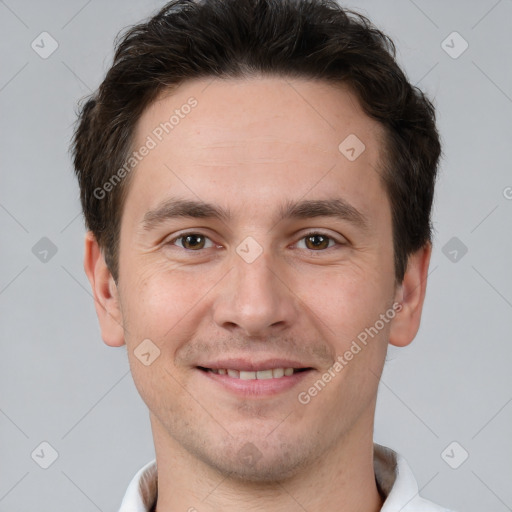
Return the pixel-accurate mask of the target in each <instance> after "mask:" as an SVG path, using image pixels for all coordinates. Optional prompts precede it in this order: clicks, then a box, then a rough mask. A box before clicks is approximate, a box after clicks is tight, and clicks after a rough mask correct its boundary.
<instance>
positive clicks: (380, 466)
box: [119, 443, 452, 512]
mask: <svg viewBox="0 0 512 512" xmlns="http://www.w3.org/2000/svg"><path fill="white" fill-rule="evenodd" d="M373 448H374V449H373V461H374V469H375V480H376V482H377V485H378V487H379V488H380V490H381V492H382V494H383V495H384V496H385V497H386V499H385V502H384V505H383V506H382V508H381V512H452V511H450V510H448V509H446V508H443V507H441V506H439V505H437V504H435V503H433V502H431V501H428V500H426V499H424V498H422V497H421V496H420V495H419V492H418V484H417V483H416V479H415V477H414V474H413V473H412V471H411V468H410V467H409V464H408V463H407V461H406V460H405V459H404V458H403V457H402V456H401V455H400V454H398V453H397V452H395V451H394V450H392V449H391V448H387V447H385V446H382V445H380V444H377V443H374V444H373ZM156 497H157V466H156V459H154V460H152V461H150V462H148V463H147V464H146V465H145V466H143V467H142V468H141V469H139V471H138V472H137V473H136V474H135V476H134V477H133V478H132V480H131V482H130V484H129V485H128V489H127V490H126V493H125V495H124V498H123V501H122V503H121V508H120V509H119V512H151V510H152V507H153V505H154V503H155V501H156Z"/></svg>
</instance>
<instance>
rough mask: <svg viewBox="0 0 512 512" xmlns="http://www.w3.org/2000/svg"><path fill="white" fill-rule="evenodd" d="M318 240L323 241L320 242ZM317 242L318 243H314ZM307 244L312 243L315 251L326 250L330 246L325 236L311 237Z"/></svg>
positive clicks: (308, 238)
mask: <svg viewBox="0 0 512 512" xmlns="http://www.w3.org/2000/svg"><path fill="white" fill-rule="evenodd" d="M318 239H321V240H320V241H318ZM314 240H316V241H314ZM307 242H311V243H312V244H313V247H314V248H315V249H318V248H320V249H322V248H326V247H327V246H328V245H329V238H328V237H326V236H323V235H310V236H308V237H307Z"/></svg>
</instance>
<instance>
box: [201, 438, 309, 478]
mask: <svg viewBox="0 0 512 512" xmlns="http://www.w3.org/2000/svg"><path fill="white" fill-rule="evenodd" d="M266 444H267V446H266V447H264V448H261V449H260V448H257V447H256V445H255V444H253V443H251V442H246V443H242V445H241V447H240V448H238V449H236V448H234V447H232V446H231V447H230V448H229V449H226V450H223V451H222V453H217V454H216V457H214V458H213V457H208V458H207V459H206V460H204V459H203V460H204V462H206V463H207V464H208V465H210V466H213V467H214V468H215V469H216V470H217V471H218V472H219V473H221V474H222V475H223V476H225V477H228V478H230V479H232V480H236V481H239V482H241V483H250V484H260V485H268V484H272V485H273V486H275V485H276V484H277V483H280V482H285V481H286V480H289V479H290V478H292V477H294V476H295V475H296V474H297V473H299V472H300V471H301V470H302V469H304V468H305V467H307V465H308V460H309V457H307V455H306V453H304V452H301V451H300V450H299V449H298V448H299V446H290V445H281V446H275V445H269V444H268V443H266ZM301 448H304V446H302V447H301Z"/></svg>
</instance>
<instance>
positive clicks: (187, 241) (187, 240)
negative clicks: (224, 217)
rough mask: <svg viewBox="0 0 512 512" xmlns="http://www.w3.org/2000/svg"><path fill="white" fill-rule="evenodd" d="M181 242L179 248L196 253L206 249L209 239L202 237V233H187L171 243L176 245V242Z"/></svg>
mask: <svg viewBox="0 0 512 512" xmlns="http://www.w3.org/2000/svg"><path fill="white" fill-rule="evenodd" d="M178 240H181V244H179V245H178V247H182V248H183V249H186V250H189V251H194V250H199V249H204V248H205V243H206V240H208V237H206V236H204V235H201V234H200V233H185V234H184V235H181V236H179V237H177V238H175V239H174V240H172V241H171V244H173V245H174V243H175V242H177V241H178Z"/></svg>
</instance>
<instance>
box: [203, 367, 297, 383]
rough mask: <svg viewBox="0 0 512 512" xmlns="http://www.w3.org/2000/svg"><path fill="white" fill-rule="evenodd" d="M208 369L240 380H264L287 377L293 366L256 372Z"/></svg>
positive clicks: (291, 372) (290, 373)
mask: <svg viewBox="0 0 512 512" xmlns="http://www.w3.org/2000/svg"><path fill="white" fill-rule="evenodd" d="M209 371H211V372H213V373H218V374H219V375H226V374H227V375H228V376H229V377H233V378H234V379H242V380H251V379H257V380H265V379H278V378H280V377H283V376H286V377H289V376H290V375H293V368H274V369H272V370H259V371H257V372H248V371H243V370H241V371H239V370H230V369H225V368H220V369H218V370H213V369H210V370H209Z"/></svg>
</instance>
